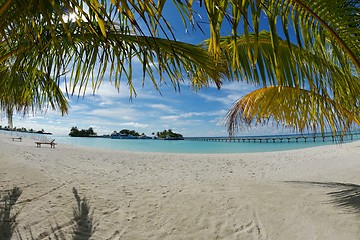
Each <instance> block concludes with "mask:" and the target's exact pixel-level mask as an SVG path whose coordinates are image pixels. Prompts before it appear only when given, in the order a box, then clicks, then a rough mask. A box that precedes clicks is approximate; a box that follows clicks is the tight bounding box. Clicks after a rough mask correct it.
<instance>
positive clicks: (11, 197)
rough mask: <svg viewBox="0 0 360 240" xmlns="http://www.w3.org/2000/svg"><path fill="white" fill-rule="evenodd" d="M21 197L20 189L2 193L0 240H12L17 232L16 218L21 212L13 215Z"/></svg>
mask: <svg viewBox="0 0 360 240" xmlns="http://www.w3.org/2000/svg"><path fill="white" fill-rule="evenodd" d="M20 195H21V190H20V188H18V187H14V188H13V189H11V190H7V191H3V192H0V239H3V240H8V239H9V240H10V239H11V238H12V236H13V234H14V232H15V230H16V226H17V222H16V217H17V215H18V214H19V212H16V213H13V212H14V211H13V207H14V206H15V204H16V202H17V200H18V199H19V197H20Z"/></svg>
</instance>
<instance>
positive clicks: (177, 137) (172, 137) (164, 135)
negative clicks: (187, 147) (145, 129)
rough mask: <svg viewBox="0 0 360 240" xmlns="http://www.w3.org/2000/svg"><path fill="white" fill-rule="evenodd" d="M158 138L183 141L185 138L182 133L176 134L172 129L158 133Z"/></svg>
mask: <svg viewBox="0 0 360 240" xmlns="http://www.w3.org/2000/svg"><path fill="white" fill-rule="evenodd" d="M156 136H157V138H159V139H166V140H183V139H184V137H183V136H182V135H181V134H180V133H175V132H173V131H172V130H171V129H169V130H164V131H162V132H157V133H156Z"/></svg>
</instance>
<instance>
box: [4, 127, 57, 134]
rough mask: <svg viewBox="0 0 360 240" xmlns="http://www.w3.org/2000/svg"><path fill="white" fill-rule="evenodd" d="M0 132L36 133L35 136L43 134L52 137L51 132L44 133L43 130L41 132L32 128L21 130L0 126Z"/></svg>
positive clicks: (22, 128)
mask: <svg viewBox="0 0 360 240" xmlns="http://www.w3.org/2000/svg"><path fill="white" fill-rule="evenodd" d="M0 130H2V131H9V132H22V133H36V134H45V135H52V133H51V132H45V130H44V129H41V130H34V129H32V128H30V129H26V128H24V127H21V128H17V127H8V126H4V127H3V126H1V125H0Z"/></svg>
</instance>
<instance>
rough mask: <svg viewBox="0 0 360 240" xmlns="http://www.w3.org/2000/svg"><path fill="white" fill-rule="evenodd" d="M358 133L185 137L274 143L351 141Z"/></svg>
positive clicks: (188, 138)
mask: <svg viewBox="0 0 360 240" xmlns="http://www.w3.org/2000/svg"><path fill="white" fill-rule="evenodd" d="M358 135H360V131H356V132H349V133H345V134H331V133H328V134H304V135H274V136H247V137H232V138H230V137H187V138H185V140H189V141H205V142H254V143H256V142H259V143H263V142H264V143H269V142H272V143H275V142H280V143H282V142H288V143H290V142H308V141H312V142H316V141H318V140H319V139H320V141H323V142H325V141H332V142H336V141H339V142H341V141H344V140H350V141H353V140H354V137H356V136H358Z"/></svg>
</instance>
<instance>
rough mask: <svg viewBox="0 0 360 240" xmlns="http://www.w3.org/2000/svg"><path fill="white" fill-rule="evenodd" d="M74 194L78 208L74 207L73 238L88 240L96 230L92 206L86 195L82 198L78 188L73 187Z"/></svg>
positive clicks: (75, 239)
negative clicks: (91, 212)
mask: <svg viewBox="0 0 360 240" xmlns="http://www.w3.org/2000/svg"><path fill="white" fill-rule="evenodd" d="M73 194H74V197H75V199H76V203H77V208H74V213H73V216H74V221H75V226H74V227H73V232H74V234H73V239H74V240H87V239H90V237H91V235H92V234H93V233H94V232H95V230H96V228H95V226H94V222H93V217H92V214H90V206H89V202H88V200H87V199H86V198H85V197H84V198H83V199H81V198H80V196H79V194H78V192H77V190H76V188H73Z"/></svg>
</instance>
